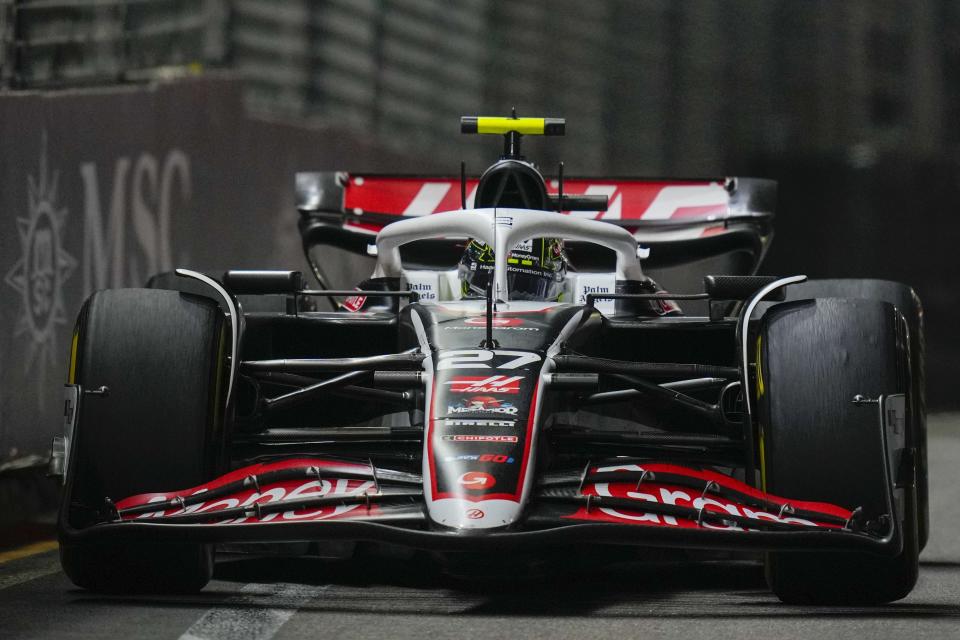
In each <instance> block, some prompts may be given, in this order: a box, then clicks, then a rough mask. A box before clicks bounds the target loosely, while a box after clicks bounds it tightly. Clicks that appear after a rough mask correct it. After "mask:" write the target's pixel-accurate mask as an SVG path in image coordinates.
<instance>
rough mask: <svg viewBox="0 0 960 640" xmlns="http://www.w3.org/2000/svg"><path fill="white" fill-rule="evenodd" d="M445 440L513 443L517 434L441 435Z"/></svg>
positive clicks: (516, 439)
mask: <svg viewBox="0 0 960 640" xmlns="http://www.w3.org/2000/svg"><path fill="white" fill-rule="evenodd" d="M442 439H443V440H446V441H447V442H508V443H511V444H515V443H516V442H517V441H518V438H517V436H489V435H486V436H475V435H456V436H442Z"/></svg>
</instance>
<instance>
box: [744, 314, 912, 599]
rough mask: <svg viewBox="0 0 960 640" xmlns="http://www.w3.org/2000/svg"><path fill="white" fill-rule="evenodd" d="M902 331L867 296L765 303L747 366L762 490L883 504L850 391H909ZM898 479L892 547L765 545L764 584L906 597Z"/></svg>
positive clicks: (795, 593)
mask: <svg viewBox="0 0 960 640" xmlns="http://www.w3.org/2000/svg"><path fill="white" fill-rule="evenodd" d="M905 333H906V321H905V320H904V318H903V316H902V314H901V313H900V312H899V311H897V310H896V309H895V308H894V307H893V306H892V305H890V304H887V303H885V302H880V301H876V300H865V299H837V298H828V299H816V300H801V301H796V302H787V303H784V304H779V305H776V306H774V307H772V308H771V309H770V310H769V311H768V312H767V313H766V315H765V316H764V318H763V321H762V324H761V329H760V347H759V354H758V366H757V370H758V383H757V395H758V414H759V422H760V427H761V433H762V445H761V446H762V447H763V449H762V451H763V460H764V465H763V478H764V485H765V488H766V490H768V491H770V492H771V493H774V494H776V495H780V496H783V497H786V498H797V499H802V500H815V501H823V502H829V503H833V504H838V505H841V506H844V507H847V508H850V509H853V508H855V507H857V506H861V507H863V509H864V514H865V516H866V518H867V519H876V518H878V517H879V516H880V515H881V514H883V513H886V512H887V507H886V505H885V503H884V498H883V491H882V490H878V487H883V486H884V482H885V479H884V473H885V472H884V465H885V461H884V459H883V455H882V452H883V449H882V444H881V440H880V437H879V426H878V411H877V408H876V405H862V406H858V405H855V404H853V403H852V402H851V400H852V399H853V397H854V396H855V395H857V394H862V395H864V396H867V397H871V398H876V397H878V396H880V395H889V394H894V393H906V394H907V395H908V397H909V395H910V388H911V386H910V379H909V366H908V354H907V350H906V345H905V340H904V337H905ZM761 380H762V384H761V382H760V381H761ZM908 480H909V479H908ZM907 484H908V486H907V487H906V488H905V489H904V499H903V505H904V509H903V521H902V528H903V537H904V543H903V549H902V551H901V553H900V554H899V555H897V556H895V557H884V556H880V555H875V554H869V553H851V552H822V553H815V552H805V553H798V552H794V553H782V552H777V553H770V554H768V556H767V581H768V583H769V585H770V588H771V590H772V591H773V592H774V593H775V594H776V595H777V596H778V597H779V598H780V599H781V600H783V601H784V602H787V603H792V604H827V605H866V604H881V603H885V602H891V601H893V600H899V599H900V598H903V597H904V596H906V595H907V594H908V593H909V592H910V590H911V589H912V588H913V586H914V584H915V583H916V580H917V572H918V563H917V556H918V553H919V550H918V546H917V514H916V509H917V504H916V492H915V487H914V486H913V483H912V482H909V481H908V482H907Z"/></svg>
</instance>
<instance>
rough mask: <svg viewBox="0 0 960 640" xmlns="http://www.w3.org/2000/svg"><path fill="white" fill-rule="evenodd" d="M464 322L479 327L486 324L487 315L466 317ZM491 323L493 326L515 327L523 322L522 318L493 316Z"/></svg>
mask: <svg viewBox="0 0 960 640" xmlns="http://www.w3.org/2000/svg"><path fill="white" fill-rule="evenodd" d="M463 323H464V324H469V325H475V326H479V327H485V326H487V317H486V316H476V317H473V318H467V319H466V320H464V321H463ZM491 324H492V325H493V326H495V327H517V326H520V325H521V324H523V320H522V319H520V318H494V319H493V321H492V322H491Z"/></svg>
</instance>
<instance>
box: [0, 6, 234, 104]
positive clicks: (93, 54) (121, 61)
mask: <svg viewBox="0 0 960 640" xmlns="http://www.w3.org/2000/svg"><path fill="white" fill-rule="evenodd" d="M227 15H228V12H227V0H0V82H2V83H3V85H4V86H6V87H10V88H18V89H21V88H51V87H68V86H77V85H90V84H103V83H112V82H118V81H127V80H137V79H141V78H145V77H153V76H157V75H162V74H169V73H181V72H184V71H187V70H189V69H191V68H196V67H197V66H198V65H203V64H208V63H216V64H219V63H221V62H223V61H224V60H225V52H226V48H225V45H226V39H225V33H226V32H225V29H226V24H227Z"/></svg>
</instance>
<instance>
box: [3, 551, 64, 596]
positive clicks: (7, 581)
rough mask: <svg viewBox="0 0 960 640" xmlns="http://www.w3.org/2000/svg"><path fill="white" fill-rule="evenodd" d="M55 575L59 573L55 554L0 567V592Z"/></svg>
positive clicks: (58, 562) (58, 564)
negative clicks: (12, 565)
mask: <svg viewBox="0 0 960 640" xmlns="http://www.w3.org/2000/svg"><path fill="white" fill-rule="evenodd" d="M55 573H60V558H59V557H57V554H55V553H51V554H49V555H44V556H43V557H41V558H36V559H34V558H31V559H30V560H29V561H26V560H24V561H20V562H18V563H17V564H16V565H15V566H14V567H11V566H10V565H4V566H3V567H0V590H3V589H8V588H10V587H14V586H16V585H18V584H23V583H24V582H29V581H31V580H36V579H37V578H42V577H44V576H49V575H53V574H55Z"/></svg>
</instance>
